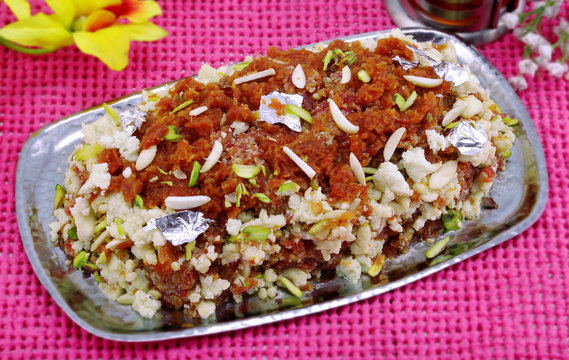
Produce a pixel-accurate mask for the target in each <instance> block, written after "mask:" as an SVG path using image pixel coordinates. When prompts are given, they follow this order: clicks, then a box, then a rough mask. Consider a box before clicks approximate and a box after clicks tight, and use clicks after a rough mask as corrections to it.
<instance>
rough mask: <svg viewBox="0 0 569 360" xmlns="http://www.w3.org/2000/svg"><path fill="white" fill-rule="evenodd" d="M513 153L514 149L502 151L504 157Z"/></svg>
mask: <svg viewBox="0 0 569 360" xmlns="http://www.w3.org/2000/svg"><path fill="white" fill-rule="evenodd" d="M511 155H512V150H508V151H506V152H503V153H502V157H503V158H504V159H507V158H509V157H510V156H511Z"/></svg>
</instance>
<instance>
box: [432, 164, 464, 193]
mask: <svg viewBox="0 0 569 360" xmlns="http://www.w3.org/2000/svg"><path fill="white" fill-rule="evenodd" d="M457 167H458V162H456V161H455V160H451V161H447V162H446V163H444V164H443V165H442V166H441V167H440V168H439V169H438V170H437V171H435V172H434V173H432V174H431V177H430V178H429V187H430V188H431V189H442V188H443V187H445V186H446V185H447V184H448V183H449V182H450V181H451V180H452V178H453V177H454V175H455V174H456V170H457Z"/></svg>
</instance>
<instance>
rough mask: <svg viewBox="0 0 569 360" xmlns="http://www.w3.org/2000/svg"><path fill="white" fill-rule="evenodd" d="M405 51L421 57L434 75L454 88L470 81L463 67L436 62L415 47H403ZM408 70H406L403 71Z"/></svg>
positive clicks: (446, 62)
mask: <svg viewBox="0 0 569 360" xmlns="http://www.w3.org/2000/svg"><path fill="white" fill-rule="evenodd" d="M405 46H406V47H407V49H409V50H411V51H412V52H414V53H415V54H417V55H419V56H421V57H422V58H424V59H426V60H428V61H429V62H430V63H431V66H432V68H433V70H434V71H435V73H436V74H437V75H438V76H439V77H440V78H441V79H445V80H446V81H448V82H452V83H453V85H454V86H459V85H462V84H464V83H465V82H467V81H470V74H468V71H466V69H464V68H463V67H461V66H459V65H456V64H453V63H450V62H448V61H446V60H443V61H441V62H438V61H436V60H435V59H433V58H432V57H430V56H429V55H427V54H426V53H425V52H424V51H422V50H420V49H417V48H416V47H413V46H410V45H405ZM405 70H408V69H405Z"/></svg>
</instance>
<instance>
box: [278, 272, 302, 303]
mask: <svg viewBox="0 0 569 360" xmlns="http://www.w3.org/2000/svg"><path fill="white" fill-rule="evenodd" d="M279 281H280V282H281V284H283V285H284V287H286V288H287V289H288V291H290V293H291V294H293V295H294V296H296V297H297V298H301V297H302V291H301V290H300V289H299V288H298V286H296V285H294V284H293V283H292V281H290V280H289V279H287V278H285V277H280V278H279Z"/></svg>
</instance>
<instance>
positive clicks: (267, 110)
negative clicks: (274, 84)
mask: <svg viewBox="0 0 569 360" xmlns="http://www.w3.org/2000/svg"><path fill="white" fill-rule="evenodd" d="M302 100H303V97H302V95H298V94H296V95H290V94H284V93H280V92H278V91H273V92H271V93H270V94H269V95H263V96H261V106H259V117H260V118H261V120H263V121H266V122H268V123H269V124H284V125H286V126H288V127H289V128H290V129H291V130H293V131H296V132H301V131H302V126H301V124H300V118H299V117H298V116H294V115H291V114H284V115H281V114H277V111H276V110H275V109H273V108H271V107H270V105H271V102H272V101H277V102H279V103H281V104H282V105H283V106H284V105H287V104H291V105H296V106H302Z"/></svg>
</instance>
